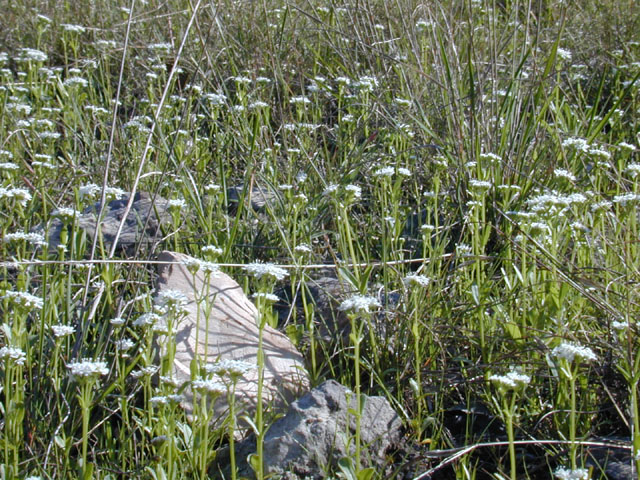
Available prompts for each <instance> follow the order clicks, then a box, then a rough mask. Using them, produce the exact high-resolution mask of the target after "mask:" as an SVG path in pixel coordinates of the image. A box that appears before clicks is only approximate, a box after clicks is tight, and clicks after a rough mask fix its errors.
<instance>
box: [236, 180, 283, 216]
mask: <svg viewBox="0 0 640 480" xmlns="http://www.w3.org/2000/svg"><path fill="white" fill-rule="evenodd" d="M242 198H244V202H245V206H248V205H251V208H252V209H253V210H254V211H256V212H264V211H265V210H266V208H267V206H269V207H270V208H275V206H276V202H277V201H278V196H277V195H276V193H275V192H274V191H273V190H272V189H270V188H268V187H267V186H263V185H258V184H257V183H255V182H254V183H253V184H252V186H251V188H249V187H247V188H245V186H244V185H235V186H233V187H229V188H228V189H227V202H228V205H229V213H232V214H235V213H236V212H237V210H238V204H239V203H240V200H241V199H242Z"/></svg>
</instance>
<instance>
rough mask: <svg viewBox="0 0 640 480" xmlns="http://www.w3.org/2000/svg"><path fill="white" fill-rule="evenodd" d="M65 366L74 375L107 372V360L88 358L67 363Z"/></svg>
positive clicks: (92, 374)
mask: <svg viewBox="0 0 640 480" xmlns="http://www.w3.org/2000/svg"><path fill="white" fill-rule="evenodd" d="M67 368H68V369H69V373H71V375H72V376H74V377H98V376H100V375H106V374H108V373H109V368H107V362H102V361H98V362H97V361H94V360H91V359H88V358H84V359H82V360H81V361H79V362H70V363H68V364H67Z"/></svg>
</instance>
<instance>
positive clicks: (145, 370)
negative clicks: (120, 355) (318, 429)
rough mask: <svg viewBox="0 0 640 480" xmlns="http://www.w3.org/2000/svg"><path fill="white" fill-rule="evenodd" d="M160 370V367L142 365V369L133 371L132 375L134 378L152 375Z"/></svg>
mask: <svg viewBox="0 0 640 480" xmlns="http://www.w3.org/2000/svg"><path fill="white" fill-rule="evenodd" d="M158 370H160V367H157V366H155V365H151V366H148V367H142V368H140V370H135V371H133V372H131V376H132V377H133V378H141V377H150V376H151V375H155V374H156V372H157V371H158Z"/></svg>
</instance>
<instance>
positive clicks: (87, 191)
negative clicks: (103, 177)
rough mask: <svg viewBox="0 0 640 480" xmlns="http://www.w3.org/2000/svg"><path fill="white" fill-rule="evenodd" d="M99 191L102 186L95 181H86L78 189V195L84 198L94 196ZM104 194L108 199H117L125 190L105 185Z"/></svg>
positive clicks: (123, 194)
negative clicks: (86, 182)
mask: <svg viewBox="0 0 640 480" xmlns="http://www.w3.org/2000/svg"><path fill="white" fill-rule="evenodd" d="M101 191H102V187H100V186H98V185H96V184H95V183H88V184H86V185H82V186H81V187H80V188H79V189H78V195H80V199H84V198H85V197H86V198H95V197H96V196H97V195H98V194H99V193H100V192H101ZM105 194H106V196H107V198H108V199H110V200H119V199H121V198H122V197H124V196H125V194H126V192H125V191H124V190H122V189H121V188H118V187H105Z"/></svg>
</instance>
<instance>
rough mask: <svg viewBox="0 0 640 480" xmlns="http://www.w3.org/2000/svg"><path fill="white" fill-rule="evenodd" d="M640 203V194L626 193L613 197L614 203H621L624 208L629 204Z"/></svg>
mask: <svg viewBox="0 0 640 480" xmlns="http://www.w3.org/2000/svg"><path fill="white" fill-rule="evenodd" d="M636 202H640V194H637V193H625V194H624V195H616V196H615V197H613V203H619V204H620V205H622V206H623V207H625V206H626V205H627V203H628V204H633V203H636Z"/></svg>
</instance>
